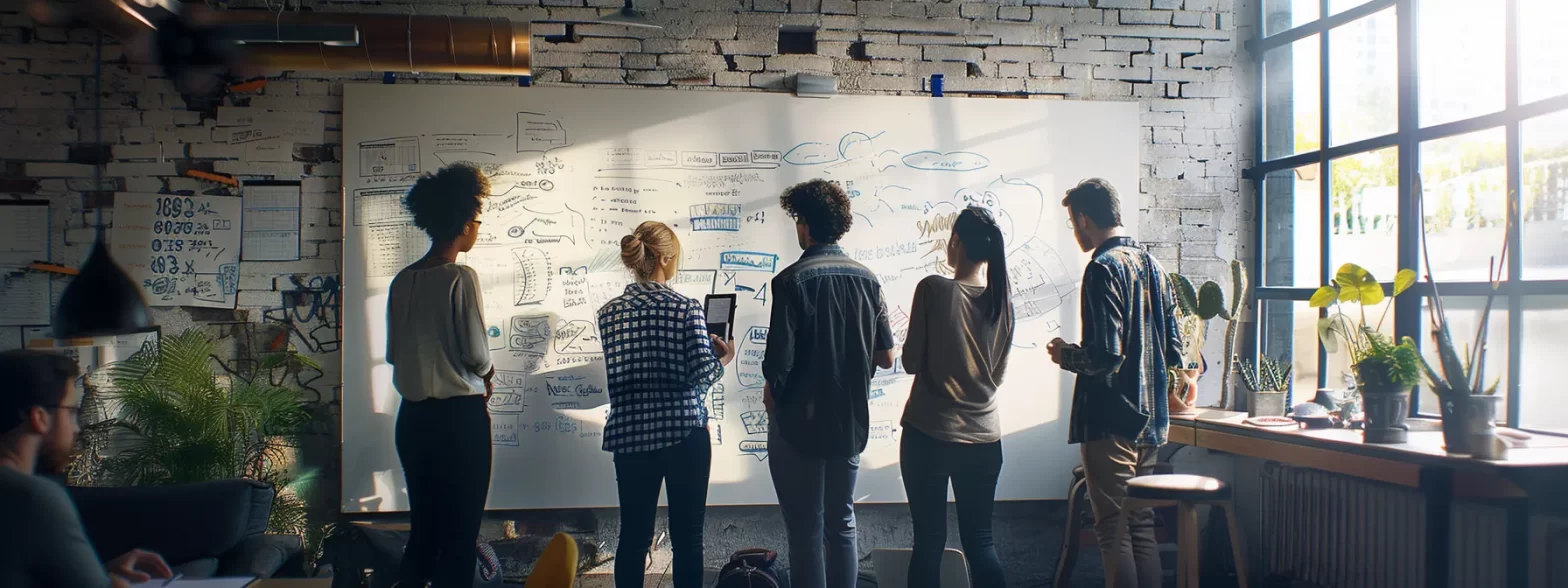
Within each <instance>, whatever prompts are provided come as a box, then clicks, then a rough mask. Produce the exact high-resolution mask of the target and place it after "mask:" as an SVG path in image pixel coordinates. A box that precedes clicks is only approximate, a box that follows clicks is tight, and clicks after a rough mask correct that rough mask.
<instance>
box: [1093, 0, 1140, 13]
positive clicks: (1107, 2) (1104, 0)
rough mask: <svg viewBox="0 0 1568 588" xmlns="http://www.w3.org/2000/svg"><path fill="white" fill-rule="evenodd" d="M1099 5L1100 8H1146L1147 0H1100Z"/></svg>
mask: <svg viewBox="0 0 1568 588" xmlns="http://www.w3.org/2000/svg"><path fill="white" fill-rule="evenodd" d="M1099 5H1100V8H1148V7H1149V0H1100V3H1099ZM1124 12H1125V11H1124Z"/></svg>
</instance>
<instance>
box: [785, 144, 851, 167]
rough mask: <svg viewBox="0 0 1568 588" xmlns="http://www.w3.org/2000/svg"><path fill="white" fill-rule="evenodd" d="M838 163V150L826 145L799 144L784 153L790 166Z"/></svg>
mask: <svg viewBox="0 0 1568 588" xmlns="http://www.w3.org/2000/svg"><path fill="white" fill-rule="evenodd" d="M835 161H838V150H837V149H836V148H834V147H833V146H832V145H829V144H827V143H816V142H810V143H801V144H799V145H796V146H794V147H792V148H790V150H789V151H787V152H785V153H784V163H788V164H790V165H822V164H824V163H832V162H835Z"/></svg>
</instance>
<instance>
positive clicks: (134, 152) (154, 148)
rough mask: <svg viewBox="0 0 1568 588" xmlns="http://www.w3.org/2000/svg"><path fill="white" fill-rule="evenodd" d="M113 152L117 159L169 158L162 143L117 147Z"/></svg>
mask: <svg viewBox="0 0 1568 588" xmlns="http://www.w3.org/2000/svg"><path fill="white" fill-rule="evenodd" d="M112 152H113V154H114V158H115V159H159V158H163V157H167V156H169V154H165V153H164V149H163V144H162V143H146V144H140V145H115V146H114V147H113V149H112ZM182 155H183V153H182Z"/></svg>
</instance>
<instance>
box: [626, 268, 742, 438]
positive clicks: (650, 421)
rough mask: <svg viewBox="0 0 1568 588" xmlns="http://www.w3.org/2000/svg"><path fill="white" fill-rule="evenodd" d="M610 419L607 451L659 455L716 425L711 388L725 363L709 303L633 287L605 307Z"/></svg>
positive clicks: (660, 288) (654, 287)
mask: <svg viewBox="0 0 1568 588" xmlns="http://www.w3.org/2000/svg"><path fill="white" fill-rule="evenodd" d="M598 318H599V333H600V341H601V342H602V343H603V345H604V368H605V371H606V372H607V373H608V375H609V381H608V388H609V392H610V417H609V420H608V422H606V423H605V425H604V450H605V451H610V452H614V453H632V452H638V451H654V450H658V449H663V448H665V447H669V446H671V445H674V444H676V443H679V442H680V441H681V440H682V439H685V438H686V437H687V436H688V435H690V434H691V430H692V429H695V428H702V427H707V426H708V410H707V397H708V387H709V386H712V385H713V383H714V382H717V381H719V378H721V377H723V376H724V366H723V364H720V363H719V358H718V357H716V356H714V355H713V347H712V344H711V343H710V342H709V341H708V321H707V319H706V318H705V317H704V316H703V314H702V304H701V303H699V302H697V301H696V300H693V299H691V298H687V297H685V296H682V295H680V294H679V293H676V292H675V291H674V290H671V289H670V288H669V287H668V286H665V285H663V284H658V283H653V282H649V283H633V284H631V285H628V286H626V292H625V293H624V294H621V295H620V296H618V297H616V298H615V299H614V300H611V301H609V302H608V303H606V304H605V305H604V307H603V308H600V309H599V317H598Z"/></svg>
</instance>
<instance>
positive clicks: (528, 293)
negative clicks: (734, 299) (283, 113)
mask: <svg viewBox="0 0 1568 588" xmlns="http://www.w3.org/2000/svg"><path fill="white" fill-rule="evenodd" d="M1140 144H1141V143H1140V141H1139V121H1138V107H1137V105H1136V104H1135V103H1101V102H1069V101H1043V100H1005V99H954V98H907V97H871V96H860V97H854V96H838V97H834V98H832V99H827V100H823V99H807V98H795V97H791V96H786V95H779V94H761V93H738V92H737V93H721V92H677V91H658V90H620V89H613V90H612V89H571V88H504V87H462V86H436V85H432V86H422V85H350V86H348V87H346V88H345V105H344V149H345V153H344V158H343V161H344V169H345V173H344V176H345V177H344V188H345V199H346V202H345V206H344V210H345V219H346V220H345V223H344V225H345V227H346V244H345V254H344V261H343V305H344V319H343V323H344V324H343V329H344V331H345V332H344V336H343V364H344V365H343V375H344V383H343V428H342V431H343V448H342V449H343V505H342V507H343V509H344V510H345V511H400V510H406V509H407V498H406V495H405V494H404V487H403V474H402V470H401V469H400V468H399V466H398V461H397V454H396V451H395V449H394V445H393V435H392V431H393V423H394V420H395V418H396V414H397V407H398V402H399V397H398V395H397V393H396V391H395V390H394V389H393V388H392V385H391V367H390V366H388V365H386V363H385V361H384V359H383V358H384V350H385V336H386V330H385V316H386V290H387V286H388V284H389V283H390V280H391V277H392V276H393V274H394V273H395V272H396V271H397V270H398V269H400V268H402V267H403V266H404V265H406V264H407V263H409V262H411V261H413V260H414V259H417V258H418V257H420V256H421V255H422V254H423V253H424V251H425V249H426V248H427V247H428V242H427V241H426V240H425V238H424V237H423V235H422V234H421V233H420V232H419V231H418V229H415V228H414V227H412V226H411V225H410V224H408V223H409V219H408V217H407V214H406V213H405V212H404V211H403V210H402V209H401V206H400V204H399V202H400V201H399V199H400V198H401V196H402V194H403V192H404V191H405V190H406V189H407V187H408V186H410V185H411V184H412V182H413V180H414V179H415V174H417V173H418V172H424V171H433V170H436V169H438V168H440V167H441V166H443V165H445V164H449V163H455V162H459V161H466V162H472V163H476V164H478V165H480V166H481V167H482V168H483V169H484V170H486V172H487V173H489V174H490V175H491V176H492V177H491V181H492V183H493V189H492V192H493V193H494V194H493V195H492V196H491V197H490V199H489V200H488V201H487V203H486V205H485V211H484V213H483V215H482V216H481V217H480V218H481V220H482V221H483V225H482V234H481V238H480V242H479V245H478V246H477V247H475V249H474V250H473V252H471V253H469V254H468V255H467V256H466V258H465V259H464V260H463V262H464V263H467V264H469V265H472V266H474V267H475V268H476V269H477V270H478V272H479V274H480V276H482V279H483V281H484V288H485V292H484V296H485V306H486V307H485V318H486V320H487V322H488V323H489V325H490V334H491V349H492V353H493V356H494V359H495V363H496V366H497V369H498V370H500V372H499V374H500V375H499V376H498V379H497V386H498V391H497V394H496V395H495V396H494V397H493V398H492V400H491V414H492V419H493V421H494V425H493V431H492V438H493V440H494V446H495V461H494V464H495V465H494V473H493V475H492V481H491V486H490V500H489V508H491V509H527V508H567V507H605V506H615V505H616V503H617V499H616V490H615V473H614V466H613V463H612V460H611V455H610V454H608V453H605V452H603V451H601V450H600V442H601V441H602V439H601V437H600V435H601V434H602V430H603V424H604V419H605V415H606V413H607V411H608V406H607V403H608V399H607V397H606V395H605V393H604V381H605V379H604V369H603V357H602V355H601V348H600V347H599V342H598V337H597V332H596V331H597V329H596V326H595V324H594V311H595V310H596V309H597V308H598V307H599V306H600V305H601V304H603V303H604V302H605V301H607V300H609V299H610V298H612V297H614V296H617V295H619V294H620V293H621V291H622V289H623V287H624V285H625V284H626V283H627V281H628V280H629V276H628V275H627V274H626V273H625V272H624V271H623V270H622V269H621V268H620V263H619V258H618V251H619V249H618V244H619V239H620V238H621V236H622V235H625V234H626V233H628V232H629V231H630V230H631V228H632V227H634V226H636V225H637V223H639V222H641V221H643V220H647V219H656V220H661V221H664V222H666V223H669V224H670V225H672V226H673V227H674V228H675V230H676V232H677V233H678V234H679V236H680V239H681V242H682V245H683V247H684V256H683V259H682V268H683V272H682V274H681V276H680V279H679V282H680V283H679V284H678V289H680V290H681V291H683V292H685V293H687V294H688V295H690V296H693V297H699V298H700V297H701V296H702V295H703V294H707V293H710V292H721V293H724V292H735V293H738V294H739V299H740V306H739V309H738V319H737V321H738V323H737V331H736V332H737V333H738V337H737V340H738V342H739V357H737V359H736V361H735V363H734V364H732V365H731V366H730V368H729V369H728V370H727V372H726V374H725V376H724V379H723V380H722V382H721V384H720V385H719V386H717V387H715V389H714V390H713V392H712V393H711V394H710V399H709V405H710V412H711V413H712V415H713V417H714V431H715V440H714V442H715V444H714V447H713V454H714V455H713V469H712V481H711V485H710V488H709V495H708V496H709V498H708V501H709V503H710V504H715V505H729V504H773V503H776V501H777V499H776V497H775V496H774V493H773V488H772V483H771V480H770V477H769V474H768V469H767V464H766V462H765V461H764V460H765V459H766V455H767V454H766V448H767V446H766V442H765V440H766V434H765V432H766V429H765V427H766V421H765V419H764V418H762V413H761V411H762V402H761V387H762V377H761V356H762V350H763V348H764V345H765V343H766V338H767V335H766V332H767V326H768V325H767V322H768V299H769V292H768V288H767V284H768V281H769V280H770V279H771V278H772V277H773V275H774V272H776V271H777V270H778V269H782V268H783V267H784V266H786V265H788V264H789V263H792V262H793V261H795V260H796V259H797V258H798V257H799V254H800V249H799V246H798V245H797V244H796V242H795V233H794V227H793V223H791V222H790V220H789V218H788V217H787V216H785V215H784V213H783V211H782V210H780V209H779V206H778V196H779V194H780V193H781V192H782V191H783V190H784V188H786V187H788V186H789V185H791V184H793V183H795V182H799V181H804V180H808V179H811V178H816V177H822V178H827V179H830V180H834V181H838V182H841V185H843V186H844V187H845V188H846V189H848V190H849V192H850V194H851V196H852V197H853V199H854V200H853V201H854V209H855V215H856V217H855V223H854V227H853V228H852V230H851V231H850V233H849V234H848V235H847V236H846V237H845V239H844V241H843V245H844V247H845V248H846V249H847V250H848V251H850V252H851V253H852V254H853V256H854V257H855V258H857V259H858V260H860V261H861V262H862V263H865V264H866V265H867V266H869V267H870V268H871V269H873V270H874V271H876V272H877V273H878V274H879V275H880V276H881V278H882V281H883V286H884V288H885V292H886V295H887V300H888V304H889V306H890V308H892V309H893V314H894V317H895V331H898V338H899V341H900V342H902V339H903V334H904V328H903V325H905V324H907V315H906V314H905V313H907V311H908V310H909V305H910V300H911V298H912V295H913V291H914V287H915V284H916V283H918V282H919V280H920V279H921V278H923V277H925V276H926V275H929V274H931V273H933V272H937V271H943V268H942V260H943V256H942V249H943V240H944V239H946V238H947V236H948V234H949V231H950V228H949V227H950V224H949V223H950V221H951V218H952V216H953V215H954V214H955V213H956V211H957V210H959V209H960V208H962V207H963V206H964V205H965V204H966V203H970V202H973V203H979V204H981V205H984V206H988V207H991V208H992V209H994V210H995V211H997V213H998V216H999V217H1000V218H1001V219H1002V220H1003V223H1004V230H1005V232H1006V234H1007V238H1008V241H1009V245H1008V246H1009V250H1010V251H1011V255H1010V258H1009V269H1010V270H1011V272H1012V279H1013V284H1014V288H1013V294H1014V303H1015V304H1016V305H1017V308H1018V316H1019V320H1020V322H1019V324H1018V327H1017V336H1016V341H1015V345H1016V349H1014V352H1013V356H1012V359H1011V362H1010V370H1009V372H1008V374H1007V377H1006V381H1005V382H1004V384H1003V386H1002V389H1001V391H1000V398H1001V400H1000V402H1001V404H1002V409H1001V410H1002V422H1003V427H1004V430H1005V437H1004V439H1003V442H1002V445H1003V448H1004V451H1005V459H1006V465H1005V466H1004V468H1003V470H1002V478H1001V482H1000V488H999V489H998V498H1001V499H1048V498H1062V497H1064V496H1065V495H1066V487H1067V482H1068V477H1069V475H1070V472H1071V469H1072V466H1073V465H1075V464H1076V463H1077V461H1078V457H1077V451H1076V448H1073V447H1069V446H1068V445H1067V444H1066V442H1067V432H1066V428H1067V417H1068V414H1069V411H1070V396H1071V390H1072V379H1071V377H1070V376H1069V375H1067V374H1064V373H1063V372H1061V371H1060V370H1059V369H1057V368H1056V367H1055V366H1054V365H1052V364H1051V362H1050V359H1049V356H1048V355H1047V354H1046V351H1045V344H1046V342H1048V341H1050V339H1051V338H1052V337H1054V336H1057V335H1059V334H1066V336H1067V338H1068V339H1073V338H1074V337H1075V336H1076V333H1077V332H1078V326H1077V322H1078V321H1077V319H1076V317H1077V312H1078V310H1077V296H1076V288H1077V282H1078V281H1079V276H1080V275H1081V274H1082V267H1083V262H1084V260H1085V257H1086V256H1085V255H1084V254H1083V253H1081V252H1080V251H1079V250H1078V247H1077V246H1076V244H1075V243H1074V242H1073V239H1072V235H1071V231H1070V230H1069V229H1068V227H1067V225H1066V223H1065V221H1064V218H1065V215H1064V214H1063V212H1062V208H1061V205H1060V203H1061V194H1062V193H1063V192H1064V191H1065V190H1066V189H1068V188H1070V187H1072V186H1073V185H1074V184H1076V183H1077V182H1078V181H1079V180H1081V179H1083V178H1087V177H1091V176H1098V177H1103V178H1106V179H1108V180H1110V181H1111V182H1112V183H1113V184H1114V185H1116V186H1118V187H1120V188H1121V193H1122V197H1123V200H1122V208H1123V210H1124V211H1125V212H1126V214H1124V217H1123V218H1124V219H1126V220H1128V221H1135V219H1137V218H1138V214H1137V210H1138V202H1137V192H1138V153H1139V149H1140ZM1133 229H1134V230H1136V227H1133ZM910 382H911V379H910V377H908V376H905V375H903V374H902V373H899V372H887V373H883V374H879V377H878V378H877V379H876V381H875V382H874V383H873V386H872V387H873V392H872V396H873V397H874V399H873V400H872V408H871V420H872V421H873V424H872V439H871V445H870V447H869V448H868V449H867V450H866V453H865V454H864V455H863V457H862V462H861V470H860V480H859V485H858V489H857V496H858V497H859V499H860V500H862V501H867V502H902V501H904V500H905V497H904V490H903V484H902V481H901V479H900V477H899V466H898V438H899V436H900V434H901V431H902V428H901V427H900V425H899V416H900V414H901V413H902V411H903V407H904V402H905V400H906V398H907V396H908V393H909V385H910Z"/></svg>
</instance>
